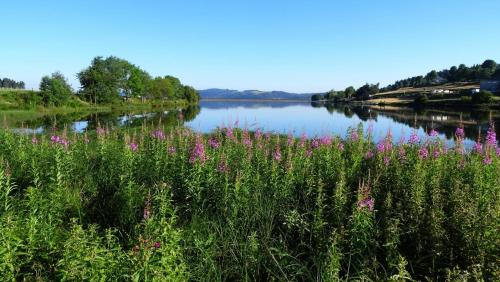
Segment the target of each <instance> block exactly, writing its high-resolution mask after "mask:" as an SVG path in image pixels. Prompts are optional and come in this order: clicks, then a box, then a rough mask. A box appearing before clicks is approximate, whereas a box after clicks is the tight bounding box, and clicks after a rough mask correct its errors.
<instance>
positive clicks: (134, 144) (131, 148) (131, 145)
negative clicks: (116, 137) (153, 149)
mask: <svg viewBox="0 0 500 282" xmlns="http://www.w3.org/2000/svg"><path fill="white" fill-rule="evenodd" d="M129 146H130V150H132V152H135V151H137V149H138V148H139V145H137V143H134V142H132V143H130V145H129Z"/></svg>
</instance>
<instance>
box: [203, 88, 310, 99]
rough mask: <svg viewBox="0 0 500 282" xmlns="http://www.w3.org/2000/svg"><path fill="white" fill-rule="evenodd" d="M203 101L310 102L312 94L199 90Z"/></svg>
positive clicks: (217, 89) (215, 89)
mask: <svg viewBox="0 0 500 282" xmlns="http://www.w3.org/2000/svg"><path fill="white" fill-rule="evenodd" d="M198 92H199V93H200V96H201V98H202V99H217V100H224V99H241V100H309V99H310V98H311V96H312V94H309V93H303V94H298V93H290V92H284V91H259V90H245V91H238V90H231V89H219V88H211V89H205V90H198Z"/></svg>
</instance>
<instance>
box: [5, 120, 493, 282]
mask: <svg viewBox="0 0 500 282" xmlns="http://www.w3.org/2000/svg"><path fill="white" fill-rule="evenodd" d="M363 133H365V134H363ZM462 136H463V134H462V132H461V129H458V130H457V134H456V145H455V147H454V148H446V147H445V145H444V144H443V142H442V141H441V140H439V139H436V137H431V136H429V137H427V138H426V139H423V140H418V138H417V137H416V135H412V137H411V140H410V141H408V142H407V143H405V142H403V143H398V144H394V142H393V140H392V137H391V135H390V134H388V136H387V137H386V139H385V140H383V141H381V142H380V143H378V144H374V143H373V142H372V139H371V137H370V129H368V130H367V131H364V130H363V129H362V128H358V129H353V130H351V131H350V132H348V133H346V137H345V138H344V139H341V138H339V137H330V136H324V137H321V138H312V139H307V138H305V136H304V137H302V138H293V137H291V136H283V135H275V134H271V133H262V132H260V131H256V132H248V131H247V130H245V129H234V128H223V129H219V130H216V131H214V132H212V133H210V134H207V135H199V134H196V133H195V132H192V131H190V130H188V129H186V128H183V127H174V128H168V129H167V128H163V127H162V126H161V125H158V126H156V127H154V128H148V127H146V126H143V127H142V128H136V129H129V130H115V129H110V128H98V129H97V130H96V132H95V135H89V134H72V135H68V134H67V133H65V131H64V130H63V131H62V132H59V133H57V135H56V134H55V133H54V134H53V135H38V136H27V135H20V134H15V133H13V132H11V131H10V130H9V129H3V130H0V160H1V161H0V166H1V169H0V276H1V277H2V278H3V280H4V281H17V280H22V281H24V280H28V281H32V280H72V281H82V280H84V281H86V280H90V281H96V280H111V281H117V280H119V281H122V280H134V281H155V280H156V281H187V280H190V281H242V280H243V281H338V280H363V281H367V280H368V281H370V280H371V281H404V280H410V279H415V280H450V281H463V280H476V281H477V280H485V281H495V280H497V281H498V279H499V278H500V277H499V273H500V272H499V268H498V263H497V262H498V253H499V249H498V246H499V244H498V242H499V240H500V238H499V236H498V232H497V231H498V228H499V227H500V222H499V217H498V214H499V212H500V206H499V205H498V200H499V195H500V181H499V180H500V157H499V154H500V150H498V149H496V145H497V142H496V140H494V139H496V138H495V136H494V131H493V130H492V129H490V131H489V134H488V136H487V140H486V141H485V143H484V144H481V148H479V145H476V146H475V150H474V151H472V152H463V150H462V149H463V147H462Z"/></svg>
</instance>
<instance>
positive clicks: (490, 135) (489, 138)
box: [486, 123, 497, 148]
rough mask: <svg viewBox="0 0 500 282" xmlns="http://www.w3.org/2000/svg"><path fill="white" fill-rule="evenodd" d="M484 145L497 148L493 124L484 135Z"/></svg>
mask: <svg viewBox="0 0 500 282" xmlns="http://www.w3.org/2000/svg"><path fill="white" fill-rule="evenodd" d="M486 144H487V145H488V146H491V147H492V148H496V147H497V135H496V133H495V128H494V126H493V123H491V124H490V128H488V132H487V133H486Z"/></svg>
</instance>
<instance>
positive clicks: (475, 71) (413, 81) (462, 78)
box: [311, 60, 500, 102]
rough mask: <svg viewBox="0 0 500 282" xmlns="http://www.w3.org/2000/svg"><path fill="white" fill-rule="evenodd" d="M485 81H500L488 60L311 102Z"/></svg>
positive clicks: (319, 96) (333, 93)
mask: <svg viewBox="0 0 500 282" xmlns="http://www.w3.org/2000/svg"><path fill="white" fill-rule="evenodd" d="M483 79H500V67H499V66H498V65H497V63H496V62H495V61H494V60H486V61H484V62H483V63H482V64H480V65H473V66H471V67H467V66H466V65H464V64H461V65H459V66H458V67H456V66H453V67H451V68H450V69H445V70H442V71H435V70H433V71H430V72H429V73H427V74H426V75H425V76H421V75H420V76H415V77H410V78H407V79H403V80H398V81H396V82H395V83H394V84H391V85H388V86H386V87H382V88H380V87H379V86H380V84H379V83H377V84H368V83H366V84H365V85H363V86H361V87H360V88H358V89H355V88H354V87H353V86H349V87H347V88H346V89H345V90H340V91H336V90H330V91H328V92H326V93H322V94H314V95H312V96H311V101H313V102H315V101H321V100H323V101H324V100H327V101H329V102H336V101H339V100H351V99H356V100H368V99H370V96H371V95H373V94H377V93H379V92H386V91H393V90H397V89H399V88H403V87H422V86H432V85H439V84H444V83H448V82H477V81H480V80H483Z"/></svg>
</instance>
